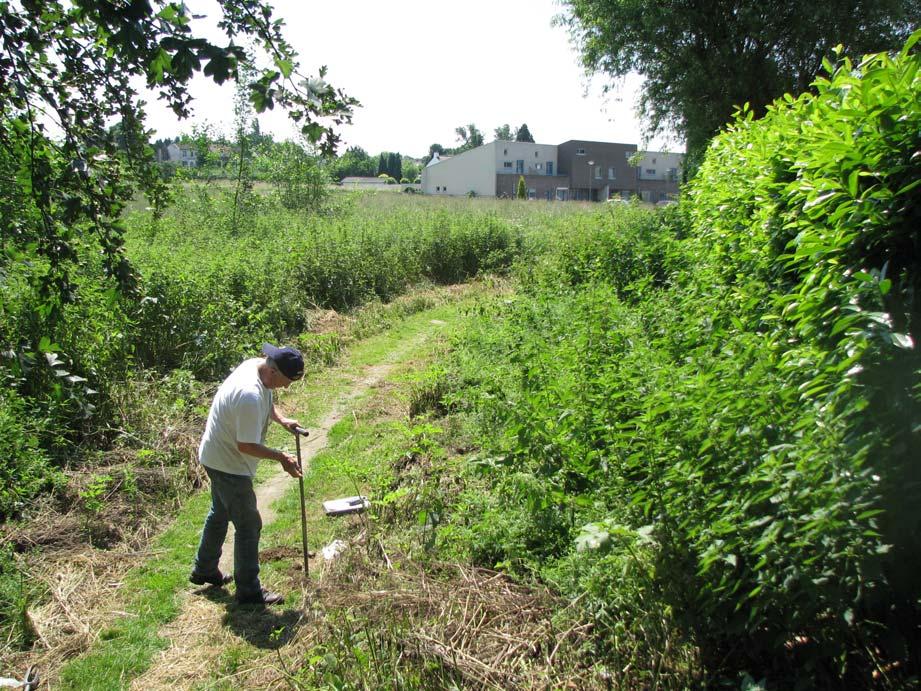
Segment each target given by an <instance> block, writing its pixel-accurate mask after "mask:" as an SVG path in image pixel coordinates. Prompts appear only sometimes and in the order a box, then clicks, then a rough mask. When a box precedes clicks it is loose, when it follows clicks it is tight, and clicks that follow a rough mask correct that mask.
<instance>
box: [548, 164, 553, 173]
mask: <svg viewBox="0 0 921 691" xmlns="http://www.w3.org/2000/svg"><path fill="white" fill-rule="evenodd" d="M547 175H553V161H547Z"/></svg>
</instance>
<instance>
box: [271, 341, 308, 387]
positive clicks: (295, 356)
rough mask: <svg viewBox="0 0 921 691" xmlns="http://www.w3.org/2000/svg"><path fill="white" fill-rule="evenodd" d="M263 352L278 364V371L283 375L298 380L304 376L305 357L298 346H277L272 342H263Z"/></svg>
mask: <svg viewBox="0 0 921 691" xmlns="http://www.w3.org/2000/svg"><path fill="white" fill-rule="evenodd" d="M262 354H263V355H265V356H266V357H267V358H271V359H272V361H273V362H274V363H275V364H276V365H277V366H278V371H279V372H281V373H282V374H283V375H285V376H286V377H288V379H291V380H292V381H296V380H298V379H300V378H301V377H303V376H304V358H303V357H301V353H300V351H299V350H298V349H297V348H292V347H291V346H284V347H283V348H276V347H275V346H273V345H272V344H271V343H263V344H262Z"/></svg>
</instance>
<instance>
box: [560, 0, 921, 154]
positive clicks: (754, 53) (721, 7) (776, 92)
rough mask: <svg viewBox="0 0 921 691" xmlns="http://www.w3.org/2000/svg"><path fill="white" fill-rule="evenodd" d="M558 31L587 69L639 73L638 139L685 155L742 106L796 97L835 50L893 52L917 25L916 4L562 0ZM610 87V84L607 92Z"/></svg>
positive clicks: (761, 107) (758, 108) (883, 0)
mask: <svg viewBox="0 0 921 691" xmlns="http://www.w3.org/2000/svg"><path fill="white" fill-rule="evenodd" d="M565 6H566V10H565V12H566V13H565V14H564V15H563V16H561V17H558V18H557V21H558V22H559V23H560V24H562V25H564V26H566V27H567V28H568V29H569V31H570V34H571V36H572V38H573V40H574V41H575V43H576V44H577V45H578V46H579V49H580V51H581V53H582V62H583V64H584V65H585V67H586V68H587V69H588V70H589V71H592V72H596V73H603V74H606V75H608V76H610V77H612V78H615V79H617V78H621V77H624V76H626V75H627V74H629V73H631V72H634V71H636V72H639V73H640V74H641V75H642V76H643V77H644V78H645V83H644V86H643V91H642V94H641V98H640V103H639V108H640V111H641V112H643V113H646V114H647V117H648V122H647V123H646V125H645V128H646V134H647V135H648V136H652V135H653V134H656V133H659V132H662V131H665V130H668V129H671V130H673V131H674V132H675V133H677V134H678V135H680V136H682V137H684V139H685V141H686V143H687V149H688V153H689V154H690V155H691V156H692V157H694V156H696V155H697V154H698V153H699V152H701V151H702V150H703V149H704V148H705V147H706V144H707V142H708V141H709V139H710V138H711V137H712V136H713V135H714V134H715V133H716V132H717V131H719V129H720V128H721V127H722V126H723V125H724V124H725V123H726V122H728V121H729V119H730V118H731V116H732V114H733V112H734V110H735V109H736V107H738V106H741V105H742V104H744V103H746V102H747V103H749V104H750V106H751V109H752V111H753V112H754V114H755V115H756V116H758V115H761V114H763V113H764V111H765V107H766V106H767V105H768V104H769V103H771V101H772V100H774V99H775V98H778V97H780V96H782V95H783V94H784V93H791V94H798V93H801V92H803V91H806V90H807V89H808V88H809V85H810V83H811V82H812V80H813V79H814V78H815V76H816V74H817V73H818V71H819V70H820V69H821V66H822V60H823V58H825V57H827V56H829V55H830V54H831V51H832V48H833V47H834V46H835V45H836V44H839V43H840V44H843V46H844V48H845V51H846V53H847V54H849V55H852V56H853V55H858V56H859V55H861V54H863V53H867V52H876V51H880V50H887V49H891V48H894V47H896V46H898V45H900V44H901V43H902V41H903V40H904V39H905V38H906V37H907V36H908V34H909V33H910V32H911V29H912V27H916V26H918V24H919V22H921V4H918V2H917V0H851V1H849V2H834V1H832V2H808V3H806V2H795V1H793V0H786V1H782V0H728V1H727V2H721V3H714V2H701V3H688V2H686V1H684V0H660V1H659V2H654V3H650V2H644V1H643V0H566V2H565ZM609 88H610V87H609Z"/></svg>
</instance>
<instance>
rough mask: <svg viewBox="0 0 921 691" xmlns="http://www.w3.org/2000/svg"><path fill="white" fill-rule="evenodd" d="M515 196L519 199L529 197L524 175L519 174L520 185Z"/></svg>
mask: <svg viewBox="0 0 921 691" xmlns="http://www.w3.org/2000/svg"><path fill="white" fill-rule="evenodd" d="M515 196H516V197H517V198H518V199H527V198H528V190H527V188H526V186H525V183H524V175H519V176H518V187H517V188H516V190H515Z"/></svg>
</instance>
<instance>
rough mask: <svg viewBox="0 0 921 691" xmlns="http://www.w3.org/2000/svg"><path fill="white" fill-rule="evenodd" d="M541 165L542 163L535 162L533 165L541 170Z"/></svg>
mask: <svg viewBox="0 0 921 691" xmlns="http://www.w3.org/2000/svg"><path fill="white" fill-rule="evenodd" d="M543 165H544V164H543V163H535V164H534V167H535V168H537V169H538V170H541V169H542V168H541V166H543Z"/></svg>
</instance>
